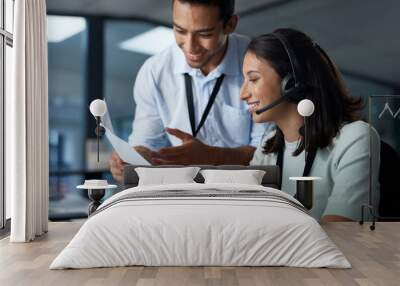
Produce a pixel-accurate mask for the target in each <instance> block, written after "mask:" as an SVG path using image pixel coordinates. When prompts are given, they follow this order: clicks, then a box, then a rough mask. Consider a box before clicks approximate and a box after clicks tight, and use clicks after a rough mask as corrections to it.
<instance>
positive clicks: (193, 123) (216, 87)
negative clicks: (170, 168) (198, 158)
mask: <svg viewBox="0 0 400 286" xmlns="http://www.w3.org/2000/svg"><path fill="white" fill-rule="evenodd" d="M224 77H225V75H224V74H222V75H221V76H220V77H219V78H218V79H217V82H216V83H215V85H214V88H213V90H212V92H211V95H210V99H209V100H208V103H207V106H206V109H205V110H204V113H203V115H202V116H201V120H200V123H199V126H197V129H196V121H195V116H194V104H193V87H192V78H191V76H190V75H189V74H188V73H185V86H186V98H187V103H188V110H189V119H190V126H191V127H192V134H193V136H194V137H196V135H197V133H199V131H200V129H201V127H203V125H204V122H205V121H206V119H207V116H208V114H209V113H210V110H211V107H212V105H213V104H214V102H215V98H216V97H217V94H218V91H219V90H220V88H221V84H222V81H223V80H224Z"/></svg>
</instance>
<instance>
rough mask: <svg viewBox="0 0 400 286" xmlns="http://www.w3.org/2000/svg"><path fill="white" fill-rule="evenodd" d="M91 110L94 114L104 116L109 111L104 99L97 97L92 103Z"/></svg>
mask: <svg viewBox="0 0 400 286" xmlns="http://www.w3.org/2000/svg"><path fill="white" fill-rule="evenodd" d="M89 109H90V112H91V113H92V114H93V116H103V115H104V114H105V113H106V112H107V106H106V103H105V102H104V100H101V99H95V100H93V101H92V102H91V103H90V106H89Z"/></svg>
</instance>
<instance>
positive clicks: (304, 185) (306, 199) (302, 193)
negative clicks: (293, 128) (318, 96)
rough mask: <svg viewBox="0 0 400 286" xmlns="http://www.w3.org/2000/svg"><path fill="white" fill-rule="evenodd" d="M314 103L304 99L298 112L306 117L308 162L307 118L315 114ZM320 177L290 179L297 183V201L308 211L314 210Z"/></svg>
mask: <svg viewBox="0 0 400 286" xmlns="http://www.w3.org/2000/svg"><path fill="white" fill-rule="evenodd" d="M314 110H315V107H314V103H313V102H312V101H311V100H309V99H303V100H302V101H300V102H299V103H298V105H297V112H298V113H299V114H300V115H301V116H303V117H304V152H305V159H306V160H307V147H308V130H307V120H306V117H309V116H311V115H312V114H313V113H314ZM320 179H321V178H320V177H310V176H305V177H304V176H303V177H289V180H292V181H296V199H297V200H298V201H299V202H301V203H302V204H303V205H304V207H305V208H306V209H308V210H310V209H312V207H313V201H314V190H313V188H314V183H313V182H314V181H316V180H320Z"/></svg>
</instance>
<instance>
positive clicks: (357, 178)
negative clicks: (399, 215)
mask: <svg viewBox="0 0 400 286" xmlns="http://www.w3.org/2000/svg"><path fill="white" fill-rule="evenodd" d="M364 131H365V132H362V133H360V134H357V135H356V136H352V139H351V140H347V141H346V144H345V145H344V146H340V148H338V149H339V150H338V153H337V154H336V155H335V160H334V162H333V164H332V167H331V168H332V169H331V172H332V174H333V176H332V179H333V182H334V187H333V189H332V192H331V194H330V196H329V198H328V202H327V206H326V208H325V210H324V213H323V215H322V216H324V215H340V216H344V217H347V218H350V219H353V220H359V219H360V216H361V205H362V204H366V203H368V202H369V195H368V194H369V188H370V179H371V189H372V197H371V201H372V203H373V204H374V205H377V204H378V201H379V181H378V175H379V164H380V139H379V135H378V133H377V132H376V131H375V129H373V128H371V130H370V131H369V130H368V129H367V130H364ZM370 140H371V141H370ZM370 143H371V145H370ZM337 147H339V146H337ZM370 158H371V166H370ZM370 168H371V169H370Z"/></svg>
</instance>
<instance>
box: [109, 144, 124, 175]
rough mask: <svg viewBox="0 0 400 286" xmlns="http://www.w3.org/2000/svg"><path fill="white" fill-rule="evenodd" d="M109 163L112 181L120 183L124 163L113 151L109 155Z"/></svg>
mask: <svg viewBox="0 0 400 286" xmlns="http://www.w3.org/2000/svg"><path fill="white" fill-rule="evenodd" d="M109 163H110V171H111V174H112V175H113V177H114V179H115V180H116V181H117V182H119V183H122V180H123V178H124V162H123V161H122V160H121V158H120V157H119V156H118V154H117V152H115V151H114V152H113V153H112V154H111V157H110V160H109Z"/></svg>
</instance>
